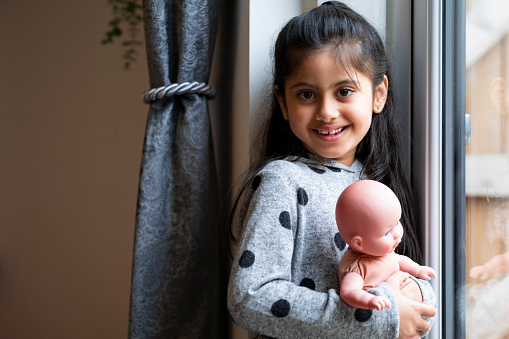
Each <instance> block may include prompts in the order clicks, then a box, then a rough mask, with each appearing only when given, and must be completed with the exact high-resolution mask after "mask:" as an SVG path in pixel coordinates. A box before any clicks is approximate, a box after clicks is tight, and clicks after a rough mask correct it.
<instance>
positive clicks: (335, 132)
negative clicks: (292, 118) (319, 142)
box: [315, 126, 346, 135]
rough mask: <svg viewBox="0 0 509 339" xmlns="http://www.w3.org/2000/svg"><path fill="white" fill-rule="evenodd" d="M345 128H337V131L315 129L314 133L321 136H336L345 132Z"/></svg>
mask: <svg viewBox="0 0 509 339" xmlns="http://www.w3.org/2000/svg"><path fill="white" fill-rule="evenodd" d="M345 128H346V126H344V127H341V128H338V129H333V130H330V131H326V130H323V129H315V131H317V132H318V133H319V134H321V135H337V134H339V133H341V132H343V131H344V130H345Z"/></svg>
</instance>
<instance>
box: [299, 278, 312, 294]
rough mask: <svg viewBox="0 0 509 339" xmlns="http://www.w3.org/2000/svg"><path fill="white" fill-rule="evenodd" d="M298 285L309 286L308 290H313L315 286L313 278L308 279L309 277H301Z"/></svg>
mask: <svg viewBox="0 0 509 339" xmlns="http://www.w3.org/2000/svg"><path fill="white" fill-rule="evenodd" d="M299 286H304V287H307V288H309V289H310V290H313V291H314V290H315V288H316V285H315V282H314V281H313V279H310V278H304V279H302V281H301V282H300V284H299Z"/></svg>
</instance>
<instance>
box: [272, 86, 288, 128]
mask: <svg viewBox="0 0 509 339" xmlns="http://www.w3.org/2000/svg"><path fill="white" fill-rule="evenodd" d="M274 94H275V95H276V98H277V101H278V102H279V107H281V111H282V112H283V118H285V120H286V121H288V110H287V109H286V102H285V98H284V96H283V95H282V94H281V92H280V91H279V87H278V86H277V85H275V86H274Z"/></svg>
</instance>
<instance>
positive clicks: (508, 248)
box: [465, 0, 509, 339]
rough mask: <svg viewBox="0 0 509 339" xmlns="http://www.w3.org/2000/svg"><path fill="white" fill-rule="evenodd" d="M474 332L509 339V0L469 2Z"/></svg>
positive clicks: (470, 326)
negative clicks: (508, 0)
mask: <svg viewBox="0 0 509 339" xmlns="http://www.w3.org/2000/svg"><path fill="white" fill-rule="evenodd" d="M466 24H467V27H466V34H467V42H466V45H467V51H466V57H467V103H466V106H467V112H466V113H467V114H470V117H471V126H472V130H471V131H472V135H471V140H470V144H469V145H468V146H467V158H466V161H465V164H466V194H467V197H466V199H467V201H466V213H467V215H466V228H467V229H466V237H467V238H466V254H467V258H466V264H467V272H466V273H467V286H466V303H465V312H466V334H467V338H470V339H475V338H483V339H490V338H501V339H504V338H508V339H509V120H508V114H509V91H508V85H507V84H508V81H509V59H508V57H509V35H508V33H509V2H507V1H505V0H470V1H467V18H466Z"/></svg>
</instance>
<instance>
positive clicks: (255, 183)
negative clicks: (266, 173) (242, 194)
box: [251, 175, 262, 191]
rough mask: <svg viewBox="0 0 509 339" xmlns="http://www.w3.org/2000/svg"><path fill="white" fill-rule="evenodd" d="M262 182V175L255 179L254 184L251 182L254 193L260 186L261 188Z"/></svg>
mask: <svg viewBox="0 0 509 339" xmlns="http://www.w3.org/2000/svg"><path fill="white" fill-rule="evenodd" d="M261 182H262V177H261V176H260V175H257V176H256V177H254V179H253V182H251V187H252V188H253V191H256V189H257V188H258V186H260V183H261Z"/></svg>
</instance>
